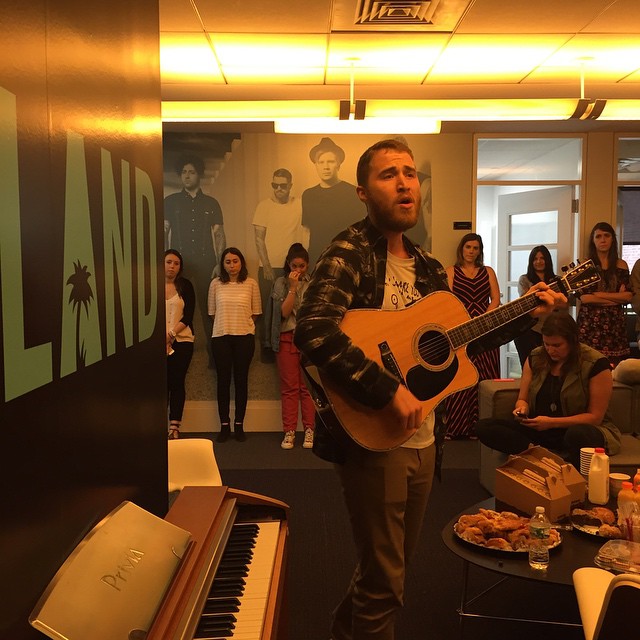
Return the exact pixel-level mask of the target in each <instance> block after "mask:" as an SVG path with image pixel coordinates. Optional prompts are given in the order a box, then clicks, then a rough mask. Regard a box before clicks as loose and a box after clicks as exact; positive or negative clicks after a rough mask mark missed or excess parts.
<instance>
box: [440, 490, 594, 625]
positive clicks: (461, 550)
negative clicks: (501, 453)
mask: <svg viewBox="0 0 640 640" xmlns="http://www.w3.org/2000/svg"><path fill="white" fill-rule="evenodd" d="M480 508H483V509H496V504H495V498H488V499H487V500H483V501H482V502H478V503H477V504H474V505H471V506H470V507H469V508H468V509H465V510H464V511H462V512H461V513H459V514H458V515H456V516H455V517H453V518H452V519H451V520H450V521H449V522H448V523H447V524H446V526H445V527H444V529H443V530H442V540H443V542H444V544H445V545H446V547H447V548H448V549H449V550H450V551H452V552H453V553H454V554H455V555H457V556H458V557H460V558H462V560H463V579H462V594H461V599H460V608H459V609H458V614H459V615H460V617H461V621H462V620H463V619H464V618H470V617H473V618H484V619H492V620H511V621H518V622H529V623H539V624H549V625H557V626H566V627H580V626H581V625H580V624H579V623H575V622H560V621H556V620H540V619H534V618H531V619H529V618H510V617H503V616H494V615H487V614H482V613H471V612H469V611H468V605H469V604H471V603H472V602H474V601H476V600H478V599H479V598H481V597H482V596H483V595H485V594H486V593H488V592H489V591H490V590H492V589H493V588H495V587H496V586H498V584H501V583H502V582H504V581H505V580H507V579H509V578H518V579H521V580H532V581H535V582H539V583H541V584H544V583H550V584H559V585H566V586H570V587H573V572H574V571H575V570H576V569H578V568H580V567H587V566H593V565H594V562H593V559H594V557H595V555H596V553H597V552H598V549H599V548H600V547H601V546H602V545H603V544H604V543H605V542H606V540H603V539H602V538H598V537H595V536H589V535H586V534H583V533H581V532H578V531H561V535H562V544H560V545H559V546H558V547H556V548H555V549H552V550H551V560H550V563H549V567H548V569H547V570H546V571H536V570H534V569H532V568H531V567H530V566H529V562H528V558H527V554H526V553H513V554H511V553H504V552H499V551H494V550H489V549H484V548H481V547H475V546H474V545H472V544H469V543H466V542H465V541H464V540H460V538H458V536H457V535H456V534H455V533H454V531H453V525H454V524H455V523H456V522H457V520H458V518H459V517H460V516H461V515H463V514H465V513H477V512H478V510H479V509H480ZM505 508H506V507H505ZM496 510H498V511H501V510H503V509H501V508H500V507H498V508H497V509H496ZM470 564H473V565H476V566H478V567H482V568H484V569H488V570H489V571H493V572H495V573H498V574H501V575H502V576H503V577H502V578H501V579H500V580H499V581H498V582H496V583H495V584H494V585H492V586H491V587H489V588H488V589H486V590H485V591H483V592H482V593H480V594H479V595H477V596H475V597H473V598H471V599H469V598H468V596H467V591H468V586H469V565H470Z"/></svg>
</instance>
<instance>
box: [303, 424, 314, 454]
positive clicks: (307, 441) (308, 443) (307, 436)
mask: <svg viewBox="0 0 640 640" xmlns="http://www.w3.org/2000/svg"><path fill="white" fill-rule="evenodd" d="M302 446H303V447H304V448H305V449H311V447H313V429H309V427H307V428H306V429H305V430H304V442H303V443H302Z"/></svg>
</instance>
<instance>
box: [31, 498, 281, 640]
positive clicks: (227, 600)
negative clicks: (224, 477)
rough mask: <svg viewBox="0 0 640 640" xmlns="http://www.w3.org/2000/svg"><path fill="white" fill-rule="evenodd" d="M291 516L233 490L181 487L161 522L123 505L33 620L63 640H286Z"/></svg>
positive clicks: (68, 565) (79, 553)
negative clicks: (286, 586) (286, 591)
mask: <svg viewBox="0 0 640 640" xmlns="http://www.w3.org/2000/svg"><path fill="white" fill-rule="evenodd" d="M287 516H288V507H287V505H286V504H284V503H283V502H280V501H278V500H274V499H272V498H267V497H265V496H261V495H257V494H252V493H248V492H244V491H240V490H236V489H230V488H228V487H185V488H184V489H183V490H182V491H181V492H180V495H179V496H178V498H177V499H176V500H175V502H174V503H173V505H172V507H171V509H170V510H169V512H168V513H167V516H166V517H165V519H164V520H162V519H160V518H156V517H155V516H153V515H152V514H150V513H148V512H146V511H144V510H143V509H140V507H137V506H136V505H133V504H132V503H129V502H125V503H123V504H122V505H120V507H118V508H117V509H115V510H114V511H113V512H112V513H111V514H109V516H107V517H106V518H105V519H104V520H103V521H102V522H100V523H99V524H98V525H96V527H94V529H92V531H91V532H90V533H89V534H87V536H86V537H85V539H84V540H83V541H82V542H81V543H80V544H79V545H78V547H77V548H76V549H75V550H74V552H73V553H72V554H71V555H70V556H69V558H68V559H67V561H66V562H65V563H64V564H63V565H62V567H61V568H60V570H59V571H58V572H57V573H56V575H55V577H54V578H53V580H52V581H51V583H50V584H49V586H48V588H47V589H46V591H45V593H44V594H43V596H42V597H41V599H40V601H39V602H38V604H37V605H36V607H35V608H34V610H33V612H32V614H31V616H30V618H29V621H30V622H31V624H32V625H33V626H34V627H35V628H37V629H39V630H40V631H42V632H43V633H45V634H46V635H48V636H49V637H51V638H56V639H60V640H62V639H68V640H87V639H88V638H91V639H92V640H194V639H195V640H222V639H229V638H231V639H232V640H286V638H287V624H286V622H287V621H286V602H285V578H286V559H287V538H288V522H287Z"/></svg>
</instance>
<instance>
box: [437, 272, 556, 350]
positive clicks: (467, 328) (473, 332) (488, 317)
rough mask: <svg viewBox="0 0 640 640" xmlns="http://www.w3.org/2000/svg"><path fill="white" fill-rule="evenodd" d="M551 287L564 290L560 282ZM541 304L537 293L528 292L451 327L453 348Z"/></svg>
mask: <svg viewBox="0 0 640 640" xmlns="http://www.w3.org/2000/svg"><path fill="white" fill-rule="evenodd" d="M549 288H550V289H553V290H554V291H556V292H562V289H561V287H560V285H559V283H558V282H553V283H551V284H550V285H549ZM539 304H540V301H539V300H538V297H537V296H536V294H535V293H527V294H526V295H524V296H521V297H520V298H517V299H516V300H513V301H512V302H508V303H507V304H504V305H501V306H499V307H498V308H497V309H493V310H491V311H489V312H487V313H485V314H483V315H481V316H477V317H476V318H472V319H471V320H469V321H468V322H464V323H463V324H460V325H458V326H457V327H453V328H452V329H449V330H448V331H447V336H448V338H449V341H450V342H451V345H452V346H453V348H454V349H459V348H460V347H463V346H465V345H466V344H469V343H470V342H473V341H474V340H477V339H478V338H481V337H482V336H484V335H486V334H487V333H490V332H491V331H494V330H495V329H499V328H500V327H502V326H504V325H505V324H508V323H509V322H511V321H512V320H515V319H516V318H519V317H521V316H523V315H525V314H527V313H529V312H530V311H533V310H534V309H535V308H536V307H537V306H538V305H539Z"/></svg>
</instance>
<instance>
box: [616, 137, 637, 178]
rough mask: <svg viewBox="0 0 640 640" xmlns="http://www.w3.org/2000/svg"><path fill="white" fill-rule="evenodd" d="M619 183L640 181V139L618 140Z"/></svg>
mask: <svg viewBox="0 0 640 640" xmlns="http://www.w3.org/2000/svg"><path fill="white" fill-rule="evenodd" d="M618 181H619V182H636V181H640V138H620V140H618Z"/></svg>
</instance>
